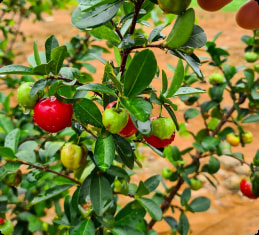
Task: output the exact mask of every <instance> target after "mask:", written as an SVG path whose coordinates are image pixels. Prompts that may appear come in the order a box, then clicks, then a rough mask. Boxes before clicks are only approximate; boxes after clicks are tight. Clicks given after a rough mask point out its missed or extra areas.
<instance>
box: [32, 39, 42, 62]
mask: <svg viewBox="0 0 259 235" xmlns="http://www.w3.org/2000/svg"><path fill="white" fill-rule="evenodd" d="M33 49H34V58H35V62H36V64H37V65H40V64H41V61H40V55H39V51H38V45H37V41H34V45H33Z"/></svg>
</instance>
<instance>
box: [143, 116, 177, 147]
mask: <svg viewBox="0 0 259 235" xmlns="http://www.w3.org/2000/svg"><path fill="white" fill-rule="evenodd" d="M150 120H151V126H152V132H151V136H149V137H148V136H143V138H144V139H145V140H146V141H147V143H149V144H150V145H152V146H153V147H155V148H165V147H166V146H168V145H169V144H171V143H172V142H173V140H174V138H175V130H176V127H175V125H174V123H173V121H172V119H171V118H168V117H151V118H150Z"/></svg>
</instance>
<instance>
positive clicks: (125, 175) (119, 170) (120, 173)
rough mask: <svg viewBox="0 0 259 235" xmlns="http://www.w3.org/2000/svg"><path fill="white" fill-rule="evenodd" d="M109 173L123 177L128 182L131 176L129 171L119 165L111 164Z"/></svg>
mask: <svg viewBox="0 0 259 235" xmlns="http://www.w3.org/2000/svg"><path fill="white" fill-rule="evenodd" d="M107 174H109V175H113V176H115V177H118V178H123V179H125V180H126V181H127V182H129V181H130V177H129V175H128V173H127V171H126V170H124V169H123V168H121V167H118V166H111V167H110V168H109V169H108V170H107Z"/></svg>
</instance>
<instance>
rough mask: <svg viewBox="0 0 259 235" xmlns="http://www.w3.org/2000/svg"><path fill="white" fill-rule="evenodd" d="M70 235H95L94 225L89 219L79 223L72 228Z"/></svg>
mask: <svg viewBox="0 0 259 235" xmlns="http://www.w3.org/2000/svg"><path fill="white" fill-rule="evenodd" d="M69 234H70V235H95V228H94V224H93V222H92V221H91V220H90V219H87V220H84V221H82V222H80V223H79V224H78V225H76V226H75V227H73V228H72V229H71V230H70V232H69Z"/></svg>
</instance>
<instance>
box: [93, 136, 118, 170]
mask: <svg viewBox="0 0 259 235" xmlns="http://www.w3.org/2000/svg"><path fill="white" fill-rule="evenodd" d="M114 158H115V145H114V142H113V138H112V135H109V136H108V137H105V138H102V137H98V139H97V141H96V143H95V150H94V161H95V163H96V165H97V166H98V167H99V168H100V169H101V170H102V171H107V170H108V169H109V168H110V166H111V164H112V162H113V160H114Z"/></svg>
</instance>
